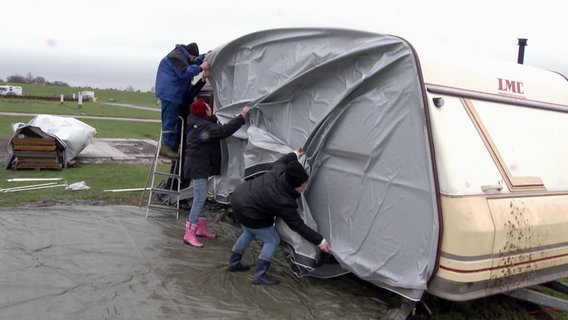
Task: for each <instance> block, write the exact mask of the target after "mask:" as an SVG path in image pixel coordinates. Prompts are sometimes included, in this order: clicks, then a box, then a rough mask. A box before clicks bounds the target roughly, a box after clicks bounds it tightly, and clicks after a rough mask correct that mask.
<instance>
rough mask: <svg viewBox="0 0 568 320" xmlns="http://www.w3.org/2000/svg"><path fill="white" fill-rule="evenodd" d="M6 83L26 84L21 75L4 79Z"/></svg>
mask: <svg viewBox="0 0 568 320" xmlns="http://www.w3.org/2000/svg"><path fill="white" fill-rule="evenodd" d="M6 80H7V82H14V83H26V78H24V76H21V75H17V74H16V75H12V76H9V77H8V78H6Z"/></svg>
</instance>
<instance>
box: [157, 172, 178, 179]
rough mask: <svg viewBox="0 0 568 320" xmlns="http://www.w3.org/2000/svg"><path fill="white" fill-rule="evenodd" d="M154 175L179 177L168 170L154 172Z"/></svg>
mask: <svg viewBox="0 0 568 320" xmlns="http://www.w3.org/2000/svg"><path fill="white" fill-rule="evenodd" d="M154 175H156V176H161V177H167V178H174V179H179V178H180V176H179V174H175V173H169V172H158V171H156V172H154Z"/></svg>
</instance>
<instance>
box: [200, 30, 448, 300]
mask: <svg viewBox="0 0 568 320" xmlns="http://www.w3.org/2000/svg"><path fill="white" fill-rule="evenodd" d="M207 60H208V61H209V62H210V63H211V65H212V68H211V77H210V78H209V81H210V82H211V85H212V87H213V89H214V92H215V97H214V98H215V106H216V108H217V116H218V118H219V119H220V121H221V122H226V121H228V120H229V119H230V118H232V117H234V115H235V114H238V113H239V111H240V109H241V108H242V107H243V106H244V105H249V106H251V107H252V108H253V109H252V110H251V112H250V113H249V121H248V122H247V125H246V126H244V127H243V128H241V130H239V131H238V132H237V133H236V134H235V135H234V136H233V137H231V138H229V139H227V140H225V142H226V144H227V145H226V149H225V150H224V154H225V159H228V161H227V165H226V166H225V167H224V170H223V173H222V175H221V176H220V177H218V178H217V179H216V180H215V181H216V184H215V188H214V190H215V192H216V196H217V197H218V198H219V199H230V193H231V192H232V190H234V188H235V187H236V185H238V183H240V181H242V179H244V177H245V175H250V174H254V173H255V172H258V171H261V170H263V169H264V168H265V167H266V165H267V164H270V163H271V162H272V161H274V160H276V159H277V158H278V157H280V156H281V155H282V154H285V153H287V152H290V151H292V150H293V149H294V148H296V147H302V148H303V149H304V151H305V156H304V157H303V158H302V159H301V162H303V163H304V164H305V166H306V168H309V172H310V175H311V178H310V181H309V185H308V190H307V191H306V192H305V194H304V198H303V199H302V208H303V210H302V213H301V214H302V215H304V216H305V218H306V222H308V224H310V225H312V226H313V227H314V228H315V229H317V230H319V232H321V233H322V234H323V235H324V236H325V238H326V239H328V240H329V241H330V243H331V246H332V250H333V257H334V258H335V260H337V262H338V263H339V266H340V268H339V270H338V271H337V273H338V274H339V273H341V272H345V271H349V272H352V273H354V274H355V275H357V276H358V277H359V278H361V279H363V280H366V281H369V282H371V283H373V284H375V285H377V286H380V287H383V288H386V289H388V290H391V291H394V292H396V293H398V294H400V295H402V296H405V297H407V298H410V299H413V300H419V299H420V298H421V296H422V293H423V292H424V290H425V289H426V283H427V281H428V279H429V276H430V275H431V274H432V272H433V269H434V267H435V261H436V254H437V252H436V250H437V242H438V228H439V222H438V213H437V212H438V209H437V204H436V192H435V183H434V178H433V176H434V174H433V165H432V159H431V150H430V147H429V143H428V135H427V132H428V130H427V123H426V116H425V110H424V108H425V106H424V100H423V94H424V93H423V89H422V88H423V84H422V83H421V77H420V73H419V72H420V71H419V66H418V62H417V61H418V58H417V56H416V54H415V53H414V51H413V49H412V47H411V46H410V45H409V44H408V43H407V42H406V41H405V40H403V39H401V38H398V37H394V36H390V35H382V34H374V33H367V32H359V31H351V30H339V29H312V28H308V29H277V30H266V31H261V32H257V33H253V34H249V35H245V36H243V37H241V38H238V39H235V40H234V41H231V42H229V43H227V44H225V45H223V46H221V47H219V48H217V49H215V50H213V51H212V53H211V54H210V55H209V56H208V57H207ZM278 227H279V230H280V232H281V235H282V238H283V239H284V240H285V241H286V242H288V243H290V244H292V246H293V249H294V256H295V259H294V260H301V261H303V263H302V264H303V265H302V269H303V270H305V271H307V272H308V273H309V272H310V271H312V270H313V268H315V269H316V270H317V268H318V264H321V261H320V260H321V257H319V256H318V255H319V251H318V250H317V248H315V247H314V246H313V245H311V244H309V243H307V242H306V241H304V240H303V239H301V238H299V236H298V235H297V234H295V233H294V232H291V231H290V230H287V229H286V228H285V227H282V226H281V225H280V224H278ZM316 274H317V272H316Z"/></svg>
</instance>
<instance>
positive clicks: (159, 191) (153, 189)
mask: <svg viewBox="0 0 568 320" xmlns="http://www.w3.org/2000/svg"><path fill="white" fill-rule="evenodd" d="M150 190H151V192H153V193H160V194H174V195H177V194H178V193H179V192H178V191H177V190H170V189H160V188H152V189H150Z"/></svg>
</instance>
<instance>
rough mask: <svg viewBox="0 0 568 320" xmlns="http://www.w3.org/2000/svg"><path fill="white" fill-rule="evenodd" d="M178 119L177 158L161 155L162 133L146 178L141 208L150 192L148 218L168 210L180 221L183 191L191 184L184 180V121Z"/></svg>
mask: <svg viewBox="0 0 568 320" xmlns="http://www.w3.org/2000/svg"><path fill="white" fill-rule="evenodd" d="M178 119H179V123H180V127H181V129H180V137H179V147H178V152H177V157H176V158H173V157H172V158H167V157H163V156H161V155H160V150H161V148H162V144H163V132H162V131H160V138H159V140H158V145H157V146H156V152H155V154H154V158H153V159H152V163H151V164H150V169H149V172H148V177H147V178H146V187H145V188H144V192H143V193H142V196H141V199H140V207H141V206H142V202H143V199H144V196H145V191H146V190H148V191H149V193H148V199H147V204H146V218H148V217H149V216H150V212H151V211H152V210H159V211H164V210H166V211H175V213H176V219H179V214H180V201H181V200H182V199H181V191H182V189H183V188H184V187H185V186H186V185H188V184H189V183H188V182H186V181H184V179H183V157H184V153H183V145H184V137H183V136H184V135H183V132H184V120H183V118H182V117H178Z"/></svg>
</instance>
